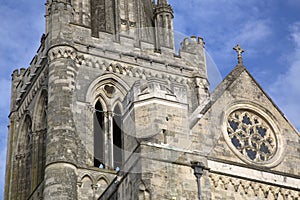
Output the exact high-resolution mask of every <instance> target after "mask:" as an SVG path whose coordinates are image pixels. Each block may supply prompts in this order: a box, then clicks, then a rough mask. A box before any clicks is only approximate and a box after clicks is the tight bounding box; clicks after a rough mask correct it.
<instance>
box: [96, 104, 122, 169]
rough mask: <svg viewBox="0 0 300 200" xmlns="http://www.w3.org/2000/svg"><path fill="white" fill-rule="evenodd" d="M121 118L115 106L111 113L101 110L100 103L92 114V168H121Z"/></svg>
mask: <svg viewBox="0 0 300 200" xmlns="http://www.w3.org/2000/svg"><path fill="white" fill-rule="evenodd" d="M122 147H123V144H122V116H121V108H120V106H119V105H116V106H115V108H114V109H113V111H106V110H104V109H103V106H102V105H101V103H100V101H97V103H96V104H95V112H94V166H95V167H98V168H105V167H106V166H107V167H109V168H111V169H115V170H118V169H120V168H121V167H122V159H123V156H122Z"/></svg>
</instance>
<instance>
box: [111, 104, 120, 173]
mask: <svg viewBox="0 0 300 200" xmlns="http://www.w3.org/2000/svg"><path fill="white" fill-rule="evenodd" d="M121 120H122V119H121V109H120V107H119V105H117V106H116V107H115V109H114V112H113V159H114V162H113V165H114V166H113V167H114V168H115V169H116V168H121V166H122V131H121V130H122V129H121V126H122V121H121Z"/></svg>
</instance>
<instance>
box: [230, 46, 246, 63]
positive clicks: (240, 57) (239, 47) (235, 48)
mask: <svg viewBox="0 0 300 200" xmlns="http://www.w3.org/2000/svg"><path fill="white" fill-rule="evenodd" d="M233 50H235V51H236V52H237V54H238V64H243V57H242V53H243V52H244V49H242V48H241V46H240V45H239V44H237V45H236V46H235V47H234V48H233Z"/></svg>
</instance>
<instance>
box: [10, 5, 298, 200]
mask: <svg viewBox="0 0 300 200" xmlns="http://www.w3.org/2000/svg"><path fill="white" fill-rule="evenodd" d="M173 14H174V13H173V10H172V7H171V6H170V5H169V3H168V1H167V0H157V1H154V0H47V2H46V15H45V16H46V32H45V35H43V37H42V39H41V46H40V48H39V49H38V51H37V54H36V56H34V58H33V59H32V62H31V63H30V66H29V67H28V68H27V69H20V70H16V71H14V72H13V74H12V96H11V109H10V110H11V112H10V115H9V118H10V122H9V140H8V150H7V161H6V162H7V165H6V185H5V195H4V196H5V199H7V200H8V199H9V200H10V199H12V200H15V199H16V200H17V199H18V200H27V199H29V200H36V199H45V200H48V199H55V200H58V199H59V200H63V199H72V200H75V199H80V200H88V199H89V200H91V199H93V200H95V199H103V200H105V199H112V200H117V199H118V200H137V199H138V200H162V199H172V200H175V199H176V200H192V199H235V200H240V199H251V200H254V199H290V200H296V199H300V136H299V133H298V132H297V131H296V130H295V129H294V128H293V126H292V125H291V124H290V123H289V121H288V120H287V119H286V118H285V116H284V115H283V114H282V112H281V111H280V110H279V108H278V107H277V106H276V105H275V104H274V103H273V102H272V100H271V99H270V97H269V96H268V95H267V94H266V93H265V92H264V91H263V90H262V88H261V87H260V86H259V85H258V84H257V82H256V81H255V80H254V79H253V77H252V76H251V75H250V74H249V72H248V71H247V70H246V68H245V67H244V66H243V63H242V57H241V53H242V49H241V48H240V47H239V46H237V47H236V48H235V50H236V51H237V52H238V55H239V56H238V58H239V59H238V64H237V66H236V67H235V68H234V69H233V71H232V72H231V73H230V74H229V75H228V76H227V77H226V78H225V79H224V80H223V81H222V83H221V84H220V85H219V86H218V87H217V88H216V89H215V90H214V91H213V92H212V93H210V92H209V82H208V78H207V72H206V60H205V50H204V42H203V40H202V38H200V37H191V38H186V39H184V40H183V41H182V43H181V46H180V50H179V53H178V54H176V53H175V44H174V32H173V17H174V15H173Z"/></svg>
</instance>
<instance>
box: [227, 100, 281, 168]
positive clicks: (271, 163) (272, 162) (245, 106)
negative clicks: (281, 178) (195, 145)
mask: <svg viewBox="0 0 300 200" xmlns="http://www.w3.org/2000/svg"><path fill="white" fill-rule="evenodd" d="M259 107H260V106H259V105H252V104H249V103H248V102H247V103H235V104H233V105H231V106H229V108H228V109H227V110H226V111H225V113H224V117H223V123H222V124H223V125H222V126H223V127H222V129H223V130H222V132H223V135H224V138H225V141H226V143H227V145H228V146H229V148H230V149H231V150H232V151H233V152H234V154H235V155H236V156H237V157H238V158H239V159H241V160H242V161H244V162H245V163H247V164H251V165H256V166H262V167H268V168H271V167H275V166H277V165H278V164H279V163H280V162H281V161H282V159H283V149H284V148H283V139H282V137H281V134H280V132H281V131H280V129H279V126H278V125H277V124H276V119H275V117H273V116H270V115H269V114H267V113H266V112H265V111H263V110H267V109H263V108H259ZM241 110H244V111H248V112H249V113H253V114H255V115H257V116H258V117H259V118H261V119H262V120H264V121H265V123H267V124H268V125H269V127H270V128H271V129H272V131H273V134H274V137H275V138H276V141H277V147H276V150H275V153H274V155H273V156H272V158H270V159H269V160H267V161H261V162H257V161H253V160H251V159H250V158H249V157H248V156H246V155H244V154H242V153H241V152H240V151H239V150H238V149H237V148H236V147H235V146H234V144H233V143H232V141H231V139H230V137H229V135H228V132H227V121H228V117H229V116H230V115H231V114H232V113H233V112H235V111H241Z"/></svg>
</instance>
